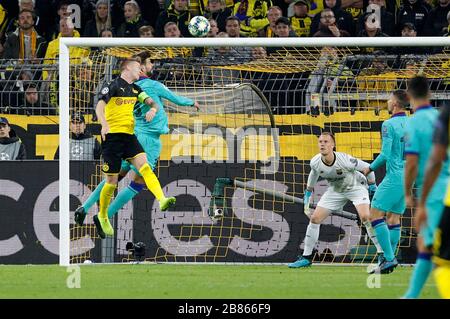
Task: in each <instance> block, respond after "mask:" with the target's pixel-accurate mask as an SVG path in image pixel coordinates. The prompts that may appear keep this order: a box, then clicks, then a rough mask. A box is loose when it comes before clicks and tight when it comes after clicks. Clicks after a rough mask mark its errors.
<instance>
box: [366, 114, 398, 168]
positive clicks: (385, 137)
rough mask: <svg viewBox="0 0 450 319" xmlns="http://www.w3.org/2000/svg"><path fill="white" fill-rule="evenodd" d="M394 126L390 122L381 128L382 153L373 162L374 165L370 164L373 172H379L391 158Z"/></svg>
mask: <svg viewBox="0 0 450 319" xmlns="http://www.w3.org/2000/svg"><path fill="white" fill-rule="evenodd" d="M392 133H393V132H392V126H391V125H389V123H388V122H383V125H382V126H381V139H382V144H381V152H380V154H379V155H378V156H377V158H376V159H375V161H373V163H372V164H370V169H371V170H372V171H375V170H377V169H378V168H379V167H381V166H382V165H384V164H385V163H386V161H387V160H388V159H389V157H390V156H391V149H392V140H393V138H392Z"/></svg>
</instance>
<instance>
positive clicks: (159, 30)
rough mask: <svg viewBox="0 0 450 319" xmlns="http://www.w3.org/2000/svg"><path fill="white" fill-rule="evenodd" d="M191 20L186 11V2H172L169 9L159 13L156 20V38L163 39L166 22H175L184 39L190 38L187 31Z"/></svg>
mask: <svg viewBox="0 0 450 319" xmlns="http://www.w3.org/2000/svg"><path fill="white" fill-rule="evenodd" d="M191 18H192V17H191V14H190V12H189V11H188V0H173V3H172V4H171V5H170V6H169V8H168V9H167V10H164V11H163V12H161V14H160V15H159V17H158V19H157V20H156V28H155V31H156V36H157V37H163V36H164V26H165V25H166V24H167V22H175V23H176V24H177V26H178V29H180V32H181V34H182V35H183V36H184V37H192V35H191V34H190V33H189V30H188V24H189V21H190V20H191Z"/></svg>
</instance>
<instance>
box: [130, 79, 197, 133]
mask: <svg viewBox="0 0 450 319" xmlns="http://www.w3.org/2000/svg"><path fill="white" fill-rule="evenodd" d="M135 83H136V84H137V85H138V86H139V87H140V88H141V89H142V91H144V92H145V93H147V94H148V95H149V96H150V97H151V98H152V99H153V101H155V102H156V103H157V104H158V112H156V114H155V117H154V118H153V119H152V121H151V122H147V121H146V120H145V113H147V112H148V111H149V110H150V106H148V105H146V104H142V103H139V106H138V107H136V108H135V112H134V118H135V126H134V132H135V133H136V134H154V135H161V134H167V133H169V121H168V119H167V114H166V111H165V110H164V104H163V102H162V99H166V100H169V101H170V102H172V103H174V104H176V105H180V106H193V105H194V101H193V100H191V99H189V98H186V97H182V96H178V95H176V94H175V93H173V92H171V91H170V90H169V89H168V88H167V87H166V86H165V85H164V84H162V83H160V82H158V81H154V80H152V79H150V78H147V77H142V78H140V79H139V80H138V81H137V82H135Z"/></svg>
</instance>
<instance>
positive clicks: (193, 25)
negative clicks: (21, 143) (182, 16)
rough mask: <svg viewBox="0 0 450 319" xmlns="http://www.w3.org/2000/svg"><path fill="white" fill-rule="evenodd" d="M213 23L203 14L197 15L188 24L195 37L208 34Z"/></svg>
mask: <svg viewBox="0 0 450 319" xmlns="http://www.w3.org/2000/svg"><path fill="white" fill-rule="evenodd" d="M210 28H211V25H210V24H209V21H208V19H206V18H205V17H202V16H195V17H193V18H192V19H191V21H190V22H189V25H188V29H189V33H190V34H192V36H194V37H204V36H206V35H207V34H208V32H209V29H210Z"/></svg>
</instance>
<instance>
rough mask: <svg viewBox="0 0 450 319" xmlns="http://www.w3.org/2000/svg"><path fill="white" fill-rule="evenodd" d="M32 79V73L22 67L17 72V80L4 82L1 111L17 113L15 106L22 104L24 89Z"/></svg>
mask: <svg viewBox="0 0 450 319" xmlns="http://www.w3.org/2000/svg"><path fill="white" fill-rule="evenodd" d="M35 75H36V74H35ZM32 80H33V74H32V73H31V71H29V70H26V69H23V70H22V71H21V72H20V73H19V76H18V77H17V81H8V82H7V83H6V84H5V87H4V88H3V92H2V105H3V107H4V111H3V112H5V113H8V114H17V110H16V108H17V107H19V106H20V105H21V104H22V102H23V95H24V92H25V89H26V87H27V85H28V83H30V82H31V81H32ZM23 114H25V113H23Z"/></svg>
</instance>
